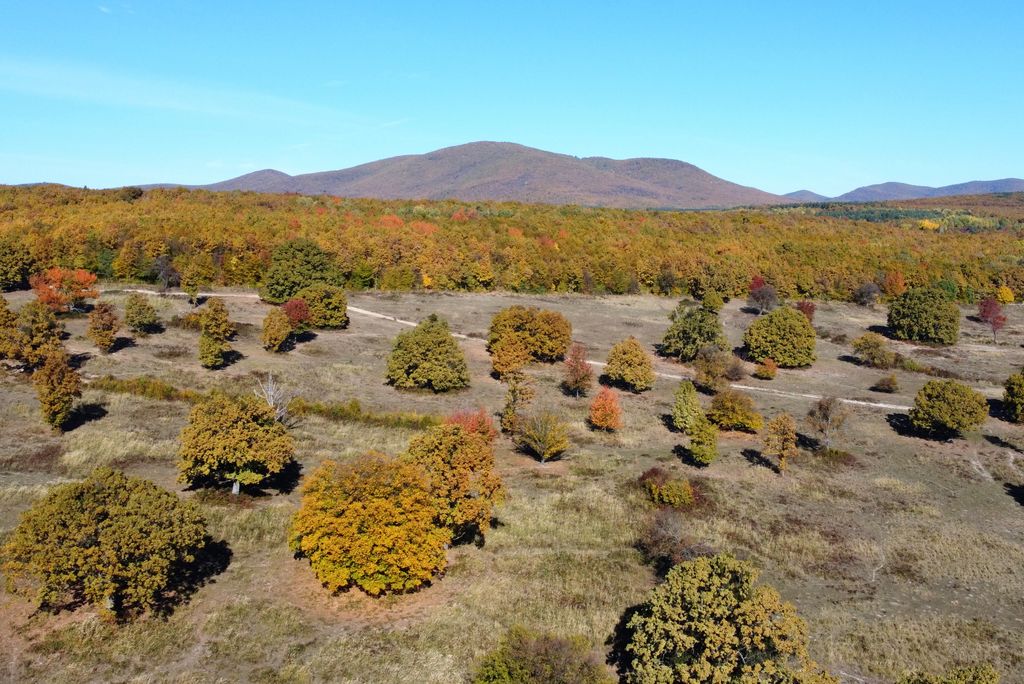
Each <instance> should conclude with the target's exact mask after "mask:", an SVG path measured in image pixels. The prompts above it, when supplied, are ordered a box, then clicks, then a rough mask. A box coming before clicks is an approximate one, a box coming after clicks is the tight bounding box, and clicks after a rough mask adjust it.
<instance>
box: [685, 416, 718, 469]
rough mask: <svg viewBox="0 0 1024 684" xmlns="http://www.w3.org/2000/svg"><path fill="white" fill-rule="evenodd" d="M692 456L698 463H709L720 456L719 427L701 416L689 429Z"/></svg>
mask: <svg viewBox="0 0 1024 684" xmlns="http://www.w3.org/2000/svg"><path fill="white" fill-rule="evenodd" d="M689 435H690V446H689V453H690V458H691V459H693V462H694V463H697V464H698V465H704V466H706V465H709V464H710V463H711V462H712V461H714V460H715V459H716V458H717V457H718V428H717V427H715V426H714V425H713V424H712V423H711V421H710V420H708V419H707V418H706V417H704V416H701V417H700V418H699V419H697V420H696V421H694V423H693V427H691V428H690V430H689Z"/></svg>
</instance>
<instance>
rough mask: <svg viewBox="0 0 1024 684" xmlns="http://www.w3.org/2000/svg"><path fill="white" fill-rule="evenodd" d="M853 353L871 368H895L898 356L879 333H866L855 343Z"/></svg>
mask: <svg viewBox="0 0 1024 684" xmlns="http://www.w3.org/2000/svg"><path fill="white" fill-rule="evenodd" d="M852 344H853V351H854V353H855V354H857V358H858V359H859V360H860V362H861V363H862V364H863V365H865V366H869V367H870V368H894V367H895V366H896V364H897V355H896V353H895V352H894V351H892V350H891V349H889V342H888V341H887V340H886V339H885V338H884V337H882V336H881V335H879V334H878V333H873V332H869V333H864V334H863V335H861V336H860V337H858V338H857V339H855V340H854V341H853V343H852Z"/></svg>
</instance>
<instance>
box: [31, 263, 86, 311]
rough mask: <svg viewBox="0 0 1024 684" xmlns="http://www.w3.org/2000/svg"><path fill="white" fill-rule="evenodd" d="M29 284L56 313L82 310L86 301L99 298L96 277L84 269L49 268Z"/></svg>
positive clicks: (33, 278)
mask: <svg viewBox="0 0 1024 684" xmlns="http://www.w3.org/2000/svg"><path fill="white" fill-rule="evenodd" d="M29 284H30V285H31V286H32V289H33V290H34V291H35V293H36V297H38V298H39V301H40V302H42V303H43V304H45V305H46V306H47V307H48V308H49V309H50V310H51V311H53V312H54V313H65V312H68V311H72V310H78V309H81V307H82V304H84V303H85V300H86V299H95V298H96V297H99V292H98V291H97V290H96V288H95V285H96V275H95V274H93V273H90V272H89V271H86V270H85V269H84V268H74V269H70V268H48V269H46V270H45V271H43V272H42V273H38V274H36V275H34V276H32V277H31V278H29Z"/></svg>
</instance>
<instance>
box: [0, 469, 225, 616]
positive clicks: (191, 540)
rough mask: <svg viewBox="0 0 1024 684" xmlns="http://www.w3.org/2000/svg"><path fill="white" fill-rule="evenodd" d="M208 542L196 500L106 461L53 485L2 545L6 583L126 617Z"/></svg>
mask: <svg viewBox="0 0 1024 684" xmlns="http://www.w3.org/2000/svg"><path fill="white" fill-rule="evenodd" d="M207 543H208V536H207V533H206V524H205V522H204V520H203V517H202V515H201V514H200V513H199V511H198V509H197V508H196V507H195V505H194V504H192V503H190V502H184V501H181V500H180V499H178V497H177V496H175V495H174V494H172V493H171V492H168V491H166V490H165V489H162V488H160V487H158V486H156V485H155V484H153V483H152V482H149V481H148V480H143V479H140V478H135V477H127V476H125V475H124V474H122V473H120V472H118V471H116V470H111V469H109V468H100V469H98V470H95V471H93V472H92V474H90V475H89V477H87V478H86V479H85V480H84V481H82V482H73V483H69V484H62V485H57V486H56V487H54V488H52V489H51V490H50V491H49V493H48V494H47V495H46V496H45V497H44V498H43V499H41V500H39V501H37V502H36V503H35V504H33V506H32V507H31V508H29V509H28V511H26V512H25V513H24V514H23V515H22V517H21V521H20V522H19V523H18V526H17V527H16V528H15V530H14V532H13V533H12V534H11V537H10V538H9V540H8V541H7V543H6V544H5V545H4V547H3V549H2V551H0V557H2V559H3V565H2V568H3V571H4V574H5V575H6V576H7V580H8V585H9V586H11V587H13V588H15V589H16V590H17V591H22V592H26V593H29V592H33V591H34V594H35V599H36V601H37V602H38V604H39V606H40V608H43V609H47V610H59V609H61V608H63V607H66V606H68V607H70V606H74V605H76V604H77V603H78V602H79V601H85V602H87V603H91V604H93V605H96V606H99V607H100V608H101V609H102V610H104V611H105V612H107V613H109V614H112V615H116V616H119V617H126V616H129V615H132V614H136V613H139V612H142V611H145V610H147V609H152V608H156V607H158V605H159V603H160V602H161V600H162V599H163V598H164V597H165V596H167V595H168V594H169V593H170V592H173V591H175V590H176V589H177V587H175V586H174V578H175V577H176V576H178V575H180V573H181V571H182V570H183V569H185V568H186V567H188V566H189V565H191V564H192V563H193V562H194V561H195V559H196V555H197V554H198V553H199V551H200V550H202V549H203V548H204V547H205V546H206V544H207Z"/></svg>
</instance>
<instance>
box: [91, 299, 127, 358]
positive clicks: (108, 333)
mask: <svg viewBox="0 0 1024 684" xmlns="http://www.w3.org/2000/svg"><path fill="white" fill-rule="evenodd" d="M120 329H121V321H120V320H119V319H118V318H117V314H116V313H114V307H113V306H111V305H110V304H109V303H107V302H96V306H94V307H93V308H92V311H90V312H89V325H88V327H87V328H86V331H85V334H86V336H87V337H88V338H89V339H90V340H92V342H93V344H95V345H96V348H97V349H99V350H100V351H101V352H103V353H104V354H106V353H108V352H109V351H110V350H111V349H113V348H114V342H115V341H116V340H117V331H118V330H120Z"/></svg>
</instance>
